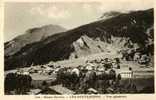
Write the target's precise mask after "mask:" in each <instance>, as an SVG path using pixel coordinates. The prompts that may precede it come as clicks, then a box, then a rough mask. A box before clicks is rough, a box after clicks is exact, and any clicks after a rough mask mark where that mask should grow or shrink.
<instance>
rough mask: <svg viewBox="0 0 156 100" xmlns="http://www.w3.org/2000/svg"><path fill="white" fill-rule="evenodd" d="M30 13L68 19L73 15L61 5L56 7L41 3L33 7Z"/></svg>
mask: <svg viewBox="0 0 156 100" xmlns="http://www.w3.org/2000/svg"><path fill="white" fill-rule="evenodd" d="M30 13H31V14H35V15H40V16H43V17H48V18H52V19H66V18H69V17H70V16H71V15H70V12H69V11H67V10H65V9H63V8H61V7H59V6H57V7H56V6H45V5H40V6H37V7H33V8H32V9H31V10H30Z"/></svg>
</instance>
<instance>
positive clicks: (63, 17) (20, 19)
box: [4, 0, 153, 42]
mask: <svg viewBox="0 0 156 100" xmlns="http://www.w3.org/2000/svg"><path fill="white" fill-rule="evenodd" d="M132 1H133V0H132ZM144 1H145V0H144ZM146 1H147V2H131V1H130V0H129V2H102V3H101V2H51V3H44V2H37V3H35V2H34V3H30V2H29V3H28V2H16V3H15V2H12V3H11V2H8V3H5V6H4V41H5V42H6V41H9V40H11V39H13V38H15V37H16V36H19V35H21V34H23V33H24V32H25V31H26V30H27V29H29V28H34V27H41V26H43V25H48V24H54V25H60V26H62V27H64V28H66V29H72V28H75V27H78V26H81V25H83V24H87V23H90V22H93V21H96V20H98V18H99V17H101V16H102V14H103V13H105V12H109V11H120V12H127V11H132V10H144V9H149V8H152V7H153V2H151V0H146Z"/></svg>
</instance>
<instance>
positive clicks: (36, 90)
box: [27, 89, 41, 94]
mask: <svg viewBox="0 0 156 100" xmlns="http://www.w3.org/2000/svg"><path fill="white" fill-rule="evenodd" d="M40 92H41V89H31V90H30V91H29V92H27V93H28V94H38V93H40Z"/></svg>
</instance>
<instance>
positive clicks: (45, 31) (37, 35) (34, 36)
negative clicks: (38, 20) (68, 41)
mask: <svg viewBox="0 0 156 100" xmlns="http://www.w3.org/2000/svg"><path fill="white" fill-rule="evenodd" d="M64 31H65V29H64V28H63V27H61V26H58V25H45V26H42V27H36V28H32V29H28V30H27V31H26V32H25V33H24V34H23V35H20V36H18V37H16V38H14V39H13V40H11V41H9V42H6V43H5V56H11V55H14V54H15V53H17V52H18V51H20V49H21V48H23V47H24V46H26V45H27V44H31V43H34V42H38V41H41V40H43V39H45V38H47V37H48V36H51V35H54V34H55V33H59V32H64Z"/></svg>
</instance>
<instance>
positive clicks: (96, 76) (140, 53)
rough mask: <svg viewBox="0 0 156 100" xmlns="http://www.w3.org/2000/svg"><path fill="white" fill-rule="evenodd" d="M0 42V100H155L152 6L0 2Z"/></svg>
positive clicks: (134, 3) (132, 2) (134, 4)
mask: <svg viewBox="0 0 156 100" xmlns="http://www.w3.org/2000/svg"><path fill="white" fill-rule="evenodd" d="M108 1H109V0H108ZM144 1H145V0H144ZM146 1H148V0H146ZM3 35H4V79H3V80H4V95H79V94H80V95H81V94H83V95H90V94H94V95H98V94H101V95H105V94H154V93H155V91H154V90H155V86H154V72H155V71H154V54H155V53H154V4H153V2H152V0H149V2H134V1H133V0H125V1H122V2H118V0H116V2H115V1H114V2H95V1H94V2H5V3H4V31H3Z"/></svg>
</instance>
